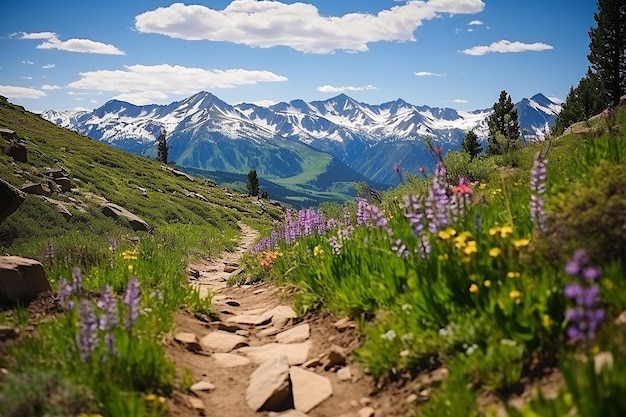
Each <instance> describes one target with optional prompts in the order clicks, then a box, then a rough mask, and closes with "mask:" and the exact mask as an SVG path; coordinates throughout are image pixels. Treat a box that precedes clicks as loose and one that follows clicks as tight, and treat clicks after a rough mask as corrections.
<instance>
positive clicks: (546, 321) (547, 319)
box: [541, 314, 552, 328]
mask: <svg viewBox="0 0 626 417" xmlns="http://www.w3.org/2000/svg"><path fill="white" fill-rule="evenodd" d="M551 324H552V319H551V318H550V316H548V315H547V314H544V315H543V316H542V317H541V325H542V326H543V327H546V328H547V327H550V325H551Z"/></svg>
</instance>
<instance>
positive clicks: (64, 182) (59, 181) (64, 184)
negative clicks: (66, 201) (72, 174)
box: [54, 177, 70, 193]
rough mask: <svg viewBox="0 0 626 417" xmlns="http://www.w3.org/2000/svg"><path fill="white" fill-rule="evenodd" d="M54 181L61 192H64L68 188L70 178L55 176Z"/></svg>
mask: <svg viewBox="0 0 626 417" xmlns="http://www.w3.org/2000/svg"><path fill="white" fill-rule="evenodd" d="M54 182H55V184H56V185H58V186H59V188H60V189H61V192H62V193H64V192H66V191H69V189H70V179H69V178H68V177H59V178H55V179H54Z"/></svg>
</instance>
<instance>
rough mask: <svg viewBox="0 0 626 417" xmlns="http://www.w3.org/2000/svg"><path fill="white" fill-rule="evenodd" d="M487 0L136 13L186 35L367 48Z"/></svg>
mask: <svg viewBox="0 0 626 417" xmlns="http://www.w3.org/2000/svg"><path fill="white" fill-rule="evenodd" d="M484 7H485V4H484V3H483V1H482V0H430V1H428V2H424V1H409V2H407V3H406V4H403V5H398V6H393V7H391V8H389V9H385V10H381V11H380V12H379V13H378V14H376V15H373V14H366V13H348V14H345V15H343V16H322V15H320V13H319V10H318V9H317V7H315V5H313V4H309V3H302V2H296V3H292V4H285V3H281V2H280V1H275V0H267V1H256V0H234V1H232V2H231V3H230V4H229V5H228V6H226V7H225V8H224V9H223V10H216V9H211V8H209V7H206V6H202V5H185V4H182V3H174V4H172V5H170V6H168V7H159V8H157V9H155V10H151V11H147V12H145V13H142V14H140V15H137V16H136V17H135V28H136V29H137V31H139V32H142V33H157V34H161V35H165V36H169V37H172V38H178V39H185V40H209V41H226V42H233V43H237V44H243V45H248V46H253V47H260V48H271V47H273V46H287V47H290V48H293V49H295V50H298V51H301V52H308V53H316V54H328V53H333V52H334V51H336V50H345V51H349V52H355V51H367V50H368V44H369V43H373V42H382V41H388V42H406V41H415V37H414V36H413V32H415V30H416V29H417V28H418V27H420V26H421V25H422V23H423V21H425V20H430V19H433V18H435V17H440V16H442V15H443V14H445V15H454V14H461V13H478V12H480V11H482V10H483V9H484Z"/></svg>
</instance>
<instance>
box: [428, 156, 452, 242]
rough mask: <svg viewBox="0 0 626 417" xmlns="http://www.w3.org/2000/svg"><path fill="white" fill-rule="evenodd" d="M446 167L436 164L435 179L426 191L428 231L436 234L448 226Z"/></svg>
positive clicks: (448, 198) (448, 201)
mask: <svg viewBox="0 0 626 417" xmlns="http://www.w3.org/2000/svg"><path fill="white" fill-rule="evenodd" d="M446 175H447V173H446V167H445V165H444V164H442V163H437V166H436V167H435V177H434V178H433V182H432V184H431V185H430V188H429V190H428V196H427V197H426V202H425V215H426V219H427V222H428V230H429V231H430V232H431V233H437V232H438V231H439V230H441V229H443V228H444V227H445V226H447V225H448V214H449V213H448V211H449V207H448V204H449V203H450V197H448V180H447V179H446Z"/></svg>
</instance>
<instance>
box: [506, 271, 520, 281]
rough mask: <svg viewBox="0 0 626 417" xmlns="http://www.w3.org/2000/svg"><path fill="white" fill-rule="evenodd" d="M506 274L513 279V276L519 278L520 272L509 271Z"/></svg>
mask: <svg viewBox="0 0 626 417" xmlns="http://www.w3.org/2000/svg"><path fill="white" fill-rule="evenodd" d="M506 276H507V278H511V279H515V278H519V277H520V273H519V272H513V271H509V272H508V273H507V274H506Z"/></svg>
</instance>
